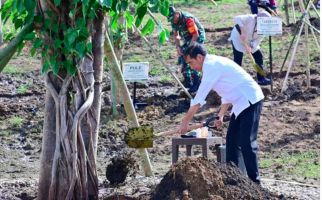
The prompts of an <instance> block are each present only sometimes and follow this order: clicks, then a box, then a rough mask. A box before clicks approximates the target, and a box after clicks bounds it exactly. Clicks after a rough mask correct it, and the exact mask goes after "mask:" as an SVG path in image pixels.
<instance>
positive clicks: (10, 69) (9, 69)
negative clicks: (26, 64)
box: [2, 64, 21, 74]
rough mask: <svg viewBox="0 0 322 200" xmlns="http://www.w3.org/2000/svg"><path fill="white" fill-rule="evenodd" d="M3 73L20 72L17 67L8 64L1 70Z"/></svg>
mask: <svg viewBox="0 0 322 200" xmlns="http://www.w3.org/2000/svg"><path fill="white" fill-rule="evenodd" d="M2 73H4V74H19V73H21V72H19V71H18V68H17V67H14V66H12V65H10V64H8V65H7V66H6V67H5V68H4V69H3V71H2Z"/></svg>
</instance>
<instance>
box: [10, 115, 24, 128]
mask: <svg viewBox="0 0 322 200" xmlns="http://www.w3.org/2000/svg"><path fill="white" fill-rule="evenodd" d="M8 122H9V123H10V125H11V126H13V127H16V128H19V127H21V126H22V124H23V122H24V119H22V118H21V117H18V116H13V117H11V118H9V119H8Z"/></svg>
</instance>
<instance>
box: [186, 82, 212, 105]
mask: <svg viewBox="0 0 322 200" xmlns="http://www.w3.org/2000/svg"><path fill="white" fill-rule="evenodd" d="M211 88H212V85H211V82H209V81H201V83H200V85H199V88H198V91H197V94H196V96H195V98H193V99H191V102H190V106H194V105H197V104H200V106H203V105H205V104H206V98H207V95H208V94H209V92H210V90H211Z"/></svg>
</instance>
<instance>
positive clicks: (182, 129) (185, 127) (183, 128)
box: [178, 120, 189, 135]
mask: <svg viewBox="0 0 322 200" xmlns="http://www.w3.org/2000/svg"><path fill="white" fill-rule="evenodd" d="M188 125H189V122H188V121H186V120H182V122H181V124H180V127H179V130H178V133H179V134H181V135H183V134H186V133H187V131H188Z"/></svg>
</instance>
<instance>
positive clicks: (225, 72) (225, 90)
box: [190, 54, 264, 117]
mask: <svg viewBox="0 0 322 200" xmlns="http://www.w3.org/2000/svg"><path fill="white" fill-rule="evenodd" d="M211 90H214V91H216V92H217V93H218V95H219V96H221V103H222V104H226V103H231V104H232V105H233V108H232V113H234V114H235V116H236V117H237V116H238V115H239V114H240V113H241V112H242V111H243V110H245V109H246V108H247V107H249V106H250V103H251V104H255V103H257V102H259V101H260V100H262V99H264V94H263V92H262V89H261V88H260V87H259V85H258V84H257V83H256V82H255V81H254V79H253V78H252V77H251V76H250V75H249V74H248V73H247V72H246V71H245V70H244V69H243V68H241V67H240V66H239V65H238V64H236V63H235V62H234V61H232V60H230V59H228V58H225V57H221V56H215V55H209V54H207V55H206V56H205V59H204V63H203V66H202V78H201V83H200V86H199V89H198V91H197V94H196V96H195V98H194V99H192V100H191V104H190V106H193V105H197V104H200V105H201V106H203V105H204V104H205V103H206V101H205V99H206V97H207V95H208V94H209V92H210V91H211Z"/></svg>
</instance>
